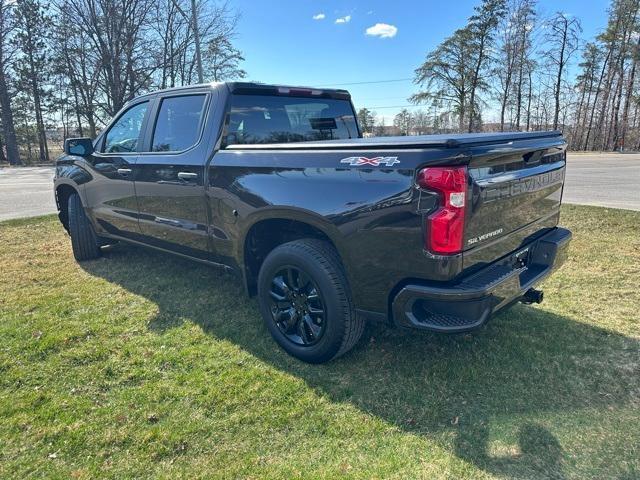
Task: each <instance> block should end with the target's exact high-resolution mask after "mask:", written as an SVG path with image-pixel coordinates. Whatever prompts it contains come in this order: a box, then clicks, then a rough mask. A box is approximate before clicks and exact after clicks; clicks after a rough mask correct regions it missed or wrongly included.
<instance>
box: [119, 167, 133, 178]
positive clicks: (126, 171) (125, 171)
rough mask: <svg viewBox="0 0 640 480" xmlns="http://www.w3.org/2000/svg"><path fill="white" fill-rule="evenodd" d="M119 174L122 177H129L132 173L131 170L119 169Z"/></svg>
mask: <svg viewBox="0 0 640 480" xmlns="http://www.w3.org/2000/svg"><path fill="white" fill-rule="evenodd" d="M118 173H119V174H120V175H122V176H123V177H126V176H127V175H129V174H130V173H131V169H130V168H119V169H118Z"/></svg>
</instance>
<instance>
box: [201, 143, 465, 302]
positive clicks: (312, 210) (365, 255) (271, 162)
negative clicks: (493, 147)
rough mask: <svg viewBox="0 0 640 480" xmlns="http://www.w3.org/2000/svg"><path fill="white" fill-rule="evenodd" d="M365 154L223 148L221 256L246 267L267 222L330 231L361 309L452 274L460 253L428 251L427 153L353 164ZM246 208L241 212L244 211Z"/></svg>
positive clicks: (216, 195)
mask: <svg viewBox="0 0 640 480" xmlns="http://www.w3.org/2000/svg"><path fill="white" fill-rule="evenodd" d="M359 155H367V152H364V153H363V151H362V150H359V151H345V150H340V151H327V150H324V151H317V152H314V151H304V152H301V151H299V150H298V151H293V150H292V151H282V150H274V151H269V150H221V151H219V152H218V153H217V154H216V155H215V157H214V158H213V161H212V162H211V165H210V167H209V174H208V179H209V180H208V182H209V195H210V197H209V198H210V202H211V211H212V217H213V225H212V230H213V238H214V240H213V241H214V249H215V251H216V252H217V254H218V255H220V258H219V260H220V261H221V262H223V263H225V262H228V259H229V257H231V258H233V259H234V261H235V262H237V263H239V264H240V265H242V263H243V251H244V244H243V239H244V237H245V235H246V233H247V232H248V231H249V229H250V228H251V226H252V225H254V224H255V223H256V222H258V221H260V220H263V219H266V218H284V219H293V220H299V221H303V222H306V223H309V224H311V225H313V226H316V227H317V228H320V229H321V230H322V231H324V232H325V233H326V235H327V236H328V237H329V238H330V239H331V240H332V242H333V243H334V245H335V246H336V248H337V250H338V253H339V254H340V256H341V258H342V261H343V264H344V265H345V269H346V273H347V277H348V279H349V282H350V285H351V289H352V292H353V297H354V301H355V304H356V308H359V309H362V310H369V311H375V312H380V313H386V312H387V309H388V295H389V292H390V291H391V290H392V289H393V288H394V287H395V286H396V285H397V284H398V282H400V281H402V280H403V279H406V278H411V277H416V278H431V279H433V280H446V279H449V278H450V277H451V272H453V271H457V270H458V269H459V268H460V264H461V263H460V262H461V258H460V257H459V256H453V257H448V258H446V259H444V260H442V259H434V258H432V257H430V256H428V255H427V254H425V252H424V250H423V233H422V216H421V214H419V213H418V212H417V204H418V198H419V192H418V190H417V189H416V188H415V186H414V185H415V171H416V168H417V167H418V166H420V165H422V164H425V163H426V160H427V158H426V155H427V154H426V153H425V151H424V150H422V151H420V150H400V151H375V152H370V155H369V156H394V157H397V159H398V160H399V163H398V164H396V165H394V167H393V168H388V167H384V166H380V167H369V166H350V165H346V164H344V163H341V162H340V161H341V160H342V159H344V158H347V157H350V156H359ZM452 161H453V162H464V156H461V155H460V154H459V153H458V152H455V151H452V150H451V149H442V150H435V149H434V150H431V151H429V152H428V162H429V163H450V162H452ZM236 212H237V214H236Z"/></svg>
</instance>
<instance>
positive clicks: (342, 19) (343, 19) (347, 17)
mask: <svg viewBox="0 0 640 480" xmlns="http://www.w3.org/2000/svg"><path fill="white" fill-rule="evenodd" d="M350 21H351V15H345V16H344V17H340V18H336V23H349V22H350Z"/></svg>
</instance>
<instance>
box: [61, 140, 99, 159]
mask: <svg viewBox="0 0 640 480" xmlns="http://www.w3.org/2000/svg"><path fill="white" fill-rule="evenodd" d="M64 153H66V154H67V155H79V156H81V157H86V156H87V155H91V154H92V153H93V140H91V139H90V138H67V139H66V140H65V141H64Z"/></svg>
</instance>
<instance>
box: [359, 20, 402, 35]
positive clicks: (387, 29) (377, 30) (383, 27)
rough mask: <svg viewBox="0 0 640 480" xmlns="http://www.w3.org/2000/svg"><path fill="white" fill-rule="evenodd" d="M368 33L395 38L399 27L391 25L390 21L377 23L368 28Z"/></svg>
mask: <svg viewBox="0 0 640 480" xmlns="http://www.w3.org/2000/svg"><path fill="white" fill-rule="evenodd" d="M365 33H366V34H367V35H370V36H372V37H380V38H393V37H395V36H396V33H398V27H396V26H395V25H389V24H388V23H376V24H375V25H373V26H372V27H369V28H367V30H366V32H365Z"/></svg>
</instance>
